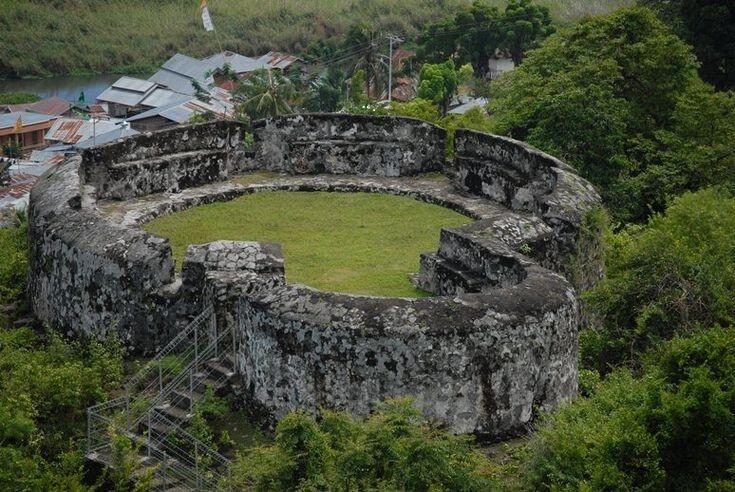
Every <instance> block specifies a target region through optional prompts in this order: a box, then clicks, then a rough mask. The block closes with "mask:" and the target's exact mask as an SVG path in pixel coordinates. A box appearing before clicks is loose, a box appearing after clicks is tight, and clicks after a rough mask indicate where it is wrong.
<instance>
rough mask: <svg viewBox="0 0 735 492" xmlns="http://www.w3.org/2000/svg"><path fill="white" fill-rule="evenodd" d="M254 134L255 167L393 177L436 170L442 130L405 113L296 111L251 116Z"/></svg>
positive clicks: (441, 153)
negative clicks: (255, 119)
mask: <svg viewBox="0 0 735 492" xmlns="http://www.w3.org/2000/svg"><path fill="white" fill-rule="evenodd" d="M254 137H255V160H254V161H253V165H254V166H255V167H257V168H259V169H262V168H265V169H268V170H271V171H280V172H288V173H294V174H319V173H326V174H358V175H365V176H367V175H375V176H394V177H395V176H411V175H415V174H419V173H424V172H429V171H437V170H440V169H441V168H442V166H443V163H444V146H445V140H446V132H445V131H444V130H443V129H441V128H439V127H437V126H434V125H432V124H430V123H427V122H425V121H421V120H414V119H410V118H396V117H391V116H357V115H348V114H299V115H293V116H281V117H277V118H270V119H266V120H263V121H259V122H256V123H255V125H254Z"/></svg>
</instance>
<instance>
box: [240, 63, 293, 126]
mask: <svg viewBox="0 0 735 492" xmlns="http://www.w3.org/2000/svg"><path fill="white" fill-rule="evenodd" d="M234 96H235V99H236V100H238V101H239V108H238V109H239V110H241V111H243V112H245V113H247V114H248V115H249V116H250V117H251V118H252V119H258V118H266V117H268V116H277V115H280V114H287V113H292V112H293V109H292V108H291V101H292V99H293V96H294V90H293V85H292V84H291V81H290V80H288V79H287V78H286V77H284V76H283V75H282V74H281V73H280V72H274V71H273V70H258V71H257V72H255V73H253V75H251V76H250V77H248V78H247V79H245V80H244V81H243V83H242V84H241V85H240V86H239V87H238V88H237V89H236V90H235V94H234Z"/></svg>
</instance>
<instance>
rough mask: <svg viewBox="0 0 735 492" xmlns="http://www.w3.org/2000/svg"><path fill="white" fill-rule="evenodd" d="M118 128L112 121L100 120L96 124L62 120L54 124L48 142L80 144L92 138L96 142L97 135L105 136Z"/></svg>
mask: <svg viewBox="0 0 735 492" xmlns="http://www.w3.org/2000/svg"><path fill="white" fill-rule="evenodd" d="M118 128H120V127H119V126H118V123H117V122H115V121H110V120H99V121H97V122H96V123H94V122H93V121H91V120H79V119H74V118H61V119H59V120H57V121H56V122H54V124H53V125H52V126H51V128H50V129H49V131H48V132H47V133H46V140H55V141H59V142H64V143H68V144H79V143H80V142H84V141H85V140H88V139H92V138H94V140H95V141H96V140H97V139H96V137H95V135H104V134H105V133H107V132H111V131H113V130H116V129H118Z"/></svg>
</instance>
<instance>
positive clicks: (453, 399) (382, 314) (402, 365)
mask: <svg viewBox="0 0 735 492" xmlns="http://www.w3.org/2000/svg"><path fill="white" fill-rule="evenodd" d="M241 316H242V319H241V322H240V324H239V329H238V330H237V332H236V333H237V336H238V339H237V347H238V352H237V353H238V356H237V368H238V372H240V373H242V374H243V375H244V379H245V380H244V387H245V390H246V398H245V402H246V403H247V404H248V405H249V406H250V407H251V409H252V410H253V412H254V413H255V416H256V418H258V417H260V421H261V422H262V421H263V419H265V420H266V421H270V422H271V423H272V422H273V419H278V418H280V417H282V416H283V415H284V414H286V413H287V412H289V411H293V410H297V409H307V410H311V411H316V410H318V409H319V408H339V409H344V410H349V411H350V412H354V413H357V414H367V413H369V411H370V409H371V405H372V404H373V403H374V402H376V401H381V400H383V399H385V398H387V397H393V396H412V397H414V398H415V399H416V402H417V404H418V406H419V408H421V410H422V411H423V412H424V414H425V415H426V416H428V417H430V418H435V419H438V420H441V421H443V422H445V423H446V424H447V425H449V426H450V428H451V429H452V430H454V431H455V432H473V433H476V434H478V435H480V436H482V437H489V438H492V439H499V438H503V437H506V436H510V435H514V434H517V433H520V432H523V431H524V430H525V429H526V426H527V425H528V424H529V423H530V421H531V419H532V418H533V417H534V416H535V413H536V412H537V411H539V410H550V409H552V408H554V407H555V406H556V405H558V404H559V403H561V402H562V401H564V400H565V399H567V398H569V397H570V396H571V395H574V394H575V393H576V384H577V383H576V376H577V372H576V357H577V355H576V347H577V303H576V300H575V296H574V293H573V290H572V289H571V287H570V286H569V285H568V284H567V283H566V282H565V281H564V280H563V279H562V278H561V277H559V276H556V275H554V274H551V273H550V272H548V271H546V270H543V269H539V268H538V267H534V266H529V269H528V271H527V276H526V279H525V280H524V281H523V282H522V283H520V284H519V285H517V286H515V287H511V288H508V289H498V290H495V291H494V292H492V293H488V294H466V295H463V296H461V297H457V298H446V297H437V298H428V299H414V300H409V299H386V298H374V297H366V296H351V295H345V294H334V293H327V292H319V291H315V290H313V289H310V288H307V287H304V286H294V285H289V286H284V287H280V288H275V289H272V290H269V291H266V292H262V293H260V294H258V295H253V296H247V297H246V298H244V299H243V307H242V308H241Z"/></svg>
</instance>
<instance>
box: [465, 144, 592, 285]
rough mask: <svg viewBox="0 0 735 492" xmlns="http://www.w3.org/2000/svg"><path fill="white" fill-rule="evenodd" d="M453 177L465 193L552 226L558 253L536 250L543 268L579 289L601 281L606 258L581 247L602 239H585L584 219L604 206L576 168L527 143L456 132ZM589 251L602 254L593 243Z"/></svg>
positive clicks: (588, 248)
mask: <svg viewBox="0 0 735 492" xmlns="http://www.w3.org/2000/svg"><path fill="white" fill-rule="evenodd" d="M452 174H453V175H454V178H455V181H456V183H457V185H458V186H459V187H461V188H462V189H464V190H466V191H468V192H470V193H473V194H476V195H479V196H484V197H486V198H488V199H490V200H493V201H496V202H499V203H502V204H505V205H506V206H507V207H508V208H509V209H511V210H524V211H528V212H531V213H533V214H534V215H535V216H537V217H539V218H540V219H541V220H543V222H544V223H545V224H547V225H548V226H549V227H551V229H552V230H553V234H554V243H555V244H554V250H553V251H552V252H549V250H548V249H543V251H540V252H539V251H533V250H532V251H533V252H535V253H537V254H536V255H535V257H536V258H537V259H538V260H539V261H540V262H541V264H542V265H543V266H545V267H547V268H551V269H552V270H554V271H557V272H560V273H562V274H564V275H565V276H566V277H567V278H569V279H570V280H572V281H574V283H575V287H576V288H578V289H580V290H585V289H588V288H590V287H591V286H592V285H594V283H596V282H597V280H599V279H600V278H601V277H602V273H603V270H602V259H601V257H599V255H598V254H595V255H594V258H589V260H591V261H587V259H585V258H583V256H584V255H585V252H584V251H581V250H580V244H581V243H583V242H586V243H589V242H592V243H598V242H599V240H600V238H599V237H598V238H594V237H592V238H590V237H582V229H583V224H584V222H585V216H586V215H587V214H588V213H590V212H592V211H593V210H594V209H595V208H596V207H599V205H600V197H599V195H598V193H597V191H595V189H594V188H593V187H592V185H591V184H590V183H589V182H587V181H586V180H584V179H582V178H581V177H579V175H577V173H576V171H575V170H574V169H573V168H572V167H570V166H569V165H567V164H565V163H564V162H562V161H560V160H559V159H557V158H555V157H553V156H551V155H549V154H546V153H544V152H541V151H540V150H538V149H536V148H534V147H531V146H530V145H528V144H526V143H524V142H519V141H517V140H513V139H511V138H507V137H501V136H497V135H489V134H485V133H480V132H476V131H472V130H457V132H456V134H455V156H454V163H453V167H452ZM586 249H587V250H588V251H597V250H599V248H597V247H596V246H595V245H594V244H586ZM538 253H540V254H538ZM592 260H593V261H592ZM580 269H581V270H582V271H580Z"/></svg>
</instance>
